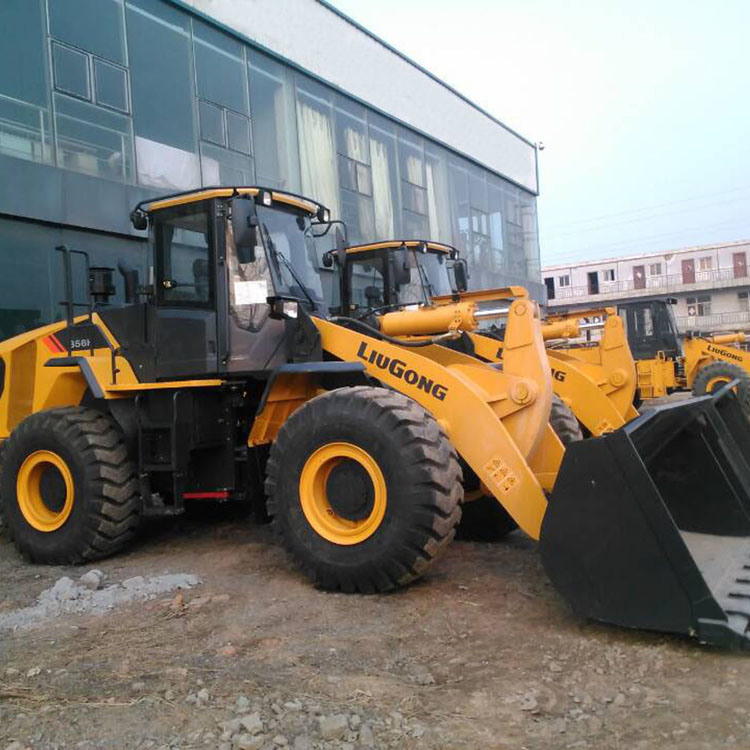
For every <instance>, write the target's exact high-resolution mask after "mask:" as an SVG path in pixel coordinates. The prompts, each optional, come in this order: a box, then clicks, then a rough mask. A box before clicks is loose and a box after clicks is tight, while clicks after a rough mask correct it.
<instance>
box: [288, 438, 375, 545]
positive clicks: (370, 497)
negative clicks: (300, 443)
mask: <svg viewBox="0 0 750 750" xmlns="http://www.w3.org/2000/svg"><path fill="white" fill-rule="evenodd" d="M349 462H354V464H353V465H352V464H351V463H349ZM347 464H348V465H347ZM357 466H358V467H361V469H357ZM344 467H346V469H349V470H351V469H354V470H355V471H359V472H360V474H361V470H362V469H363V470H364V472H365V475H366V476H367V477H369V481H370V482H371V483H372V486H371V488H370V487H368V488H367V501H366V502H363V503H359V504H358V501H359V498H354V505H355V506H357V504H358V510H359V514H357V513H354V512H353V513H351V515H362V516H363V517H357V518H355V519H352V518H347V517H345V514H344V513H342V511H341V508H340V507H339V506H340V505H341V503H340V502H338V501H334V504H335V505H336V506H337V509H338V510H334V507H333V506H332V504H331V500H332V498H329V494H328V491H329V479H330V478H331V475H332V473H333V472H334V470H339V471H341V470H342V469H343V468H344ZM365 475H362V476H363V478H364V476H365ZM299 495H300V503H301V504H302V512H303V513H304V514H305V518H306V519H307V521H308V523H309V524H310V526H312V527H313V529H315V531H316V532H317V533H318V534H320V536H322V537H323V538H324V539H326V540H328V541H329V542H333V543H334V544H342V545H351V544H359V543H360V542H363V541H364V540H365V539H368V538H369V537H371V536H372V535H373V534H374V533H375V531H376V530H377V529H378V527H379V526H380V524H381V522H382V521H383V517H384V516H385V508H386V504H387V495H388V492H387V489H386V484H385V478H384V477H383V472H382V471H381V470H380V467H379V466H378V464H377V462H376V461H375V459H374V458H373V457H372V456H371V455H370V454H369V453H368V452H367V451H365V450H362V448H359V447H358V446H356V445H352V444H351V443H328V444H327V445H324V446H322V447H320V448H318V449H317V450H316V451H315V452H314V453H313V454H312V455H311V456H310V458H308V459H307V462H306V463H305V466H304V468H303V469H302V475H301V476H300V482H299Z"/></svg>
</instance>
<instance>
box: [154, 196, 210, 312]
mask: <svg viewBox="0 0 750 750" xmlns="http://www.w3.org/2000/svg"><path fill="white" fill-rule="evenodd" d="M209 205H210V204H209V203H207V202H200V203H188V204H186V205H184V206H177V207H176V208H173V209H169V210H163V211H160V212H159V214H158V216H157V219H156V223H155V226H154V235H155V236H154V241H155V248H156V293H157V300H158V302H159V303H160V304H161V305H173V306H175V307H211V306H213V287H214V284H213V263H212V247H211V238H210V230H209Z"/></svg>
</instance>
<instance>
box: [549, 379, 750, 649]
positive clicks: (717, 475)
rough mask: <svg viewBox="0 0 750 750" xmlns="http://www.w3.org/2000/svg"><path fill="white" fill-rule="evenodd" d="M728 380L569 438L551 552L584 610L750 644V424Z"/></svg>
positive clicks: (554, 575) (563, 582)
mask: <svg viewBox="0 0 750 750" xmlns="http://www.w3.org/2000/svg"><path fill="white" fill-rule="evenodd" d="M740 414H741V407H740V404H739V402H738V401H737V399H736V397H735V395H734V393H732V391H731V388H730V387H725V388H723V389H722V390H721V391H719V392H718V393H717V394H715V395H713V396H705V397H702V398H698V399H691V400H690V401H684V402H680V403H676V404H669V405H665V406H659V407H655V408H653V409H649V410H647V411H645V412H644V413H643V414H642V415H641V416H640V417H638V418H637V419H635V420H633V421H632V422H630V423H629V424H627V425H625V426H624V427H621V428H620V429H619V430H617V431H615V432H612V433H609V434H607V435H605V436H603V437H600V438H592V439H590V440H584V441H581V442H577V443H573V444H572V445H570V446H569V447H568V448H567V450H566V453H565V458H564V460H563V463H562V466H561V468H560V473H559V474H558V477H557V481H556V483H555V487H554V491H553V493H552V496H551V497H550V501H549V506H548V509H547V512H546V514H545V517H544V520H543V522H542V530H541V536H540V549H541V556H542V562H543V565H544V568H545V570H546V571H547V574H548V575H549V577H550V579H551V580H552V582H553V584H554V585H555V587H556V588H557V590H558V591H559V592H560V593H561V594H562V596H563V597H564V598H565V599H566V600H567V601H568V603H569V604H570V605H571V606H572V608H573V610H574V611H575V612H576V613H577V614H579V615H581V616H584V617H589V618H592V619H595V620H601V621H604V622H609V623H614V624H617V625H621V626H625V627H632V628H644V629H647V630H658V631H666V632H672V633H684V634H688V635H692V636H695V637H697V638H698V639H699V640H700V641H702V642H705V643H709V644H713V645H717V646H730V647H735V648H743V649H744V648H750V633H748V624H749V623H750V464H749V463H748V458H746V457H750V452H748V451H747V446H750V423H748V421H747V419H744V420H740V419H739V418H738V417H739V415H740Z"/></svg>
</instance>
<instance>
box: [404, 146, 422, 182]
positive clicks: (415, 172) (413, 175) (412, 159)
mask: <svg viewBox="0 0 750 750" xmlns="http://www.w3.org/2000/svg"><path fill="white" fill-rule="evenodd" d="M406 179H407V180H408V181H409V182H411V184H412V185H420V186H424V177H423V176H422V159H421V157H419V156H414V155H412V154H409V155H408V156H407V157H406Z"/></svg>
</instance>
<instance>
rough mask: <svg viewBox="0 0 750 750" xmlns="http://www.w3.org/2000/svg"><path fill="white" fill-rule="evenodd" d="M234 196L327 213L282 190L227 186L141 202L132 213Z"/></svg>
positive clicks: (316, 213) (304, 199) (317, 205)
mask: <svg viewBox="0 0 750 750" xmlns="http://www.w3.org/2000/svg"><path fill="white" fill-rule="evenodd" d="M235 195H248V196H252V197H257V196H258V195H262V196H265V195H270V199H267V200H270V201H271V202H276V203H285V204H286V205H288V206H294V207H295V208H300V209H302V210H303V211H306V212H307V213H309V214H311V215H313V216H317V217H319V218H321V220H323V219H322V217H323V215H324V214H327V213H329V212H328V209H327V208H326V207H325V206H324V205H322V204H321V203H317V202H316V201H314V200H311V199H310V198H305V197H304V196H302V195H296V194H295V193H287V192H285V191H283V190H274V189H273V188H265V187H259V186H229V187H226V186H224V187H222V186H218V187H203V188H197V189H195V190H187V191H185V192H182V193H171V194H169V195H162V196H157V197H155V198H149V199H147V200H144V201H141V202H140V203H139V204H138V205H137V206H136V207H135V209H134V210H133V213H141V214H144V213H145V214H149V213H151V212H152V211H159V210H160V209H163V208H171V207H172V206H181V205H183V204H186V203H194V202H196V201H204V200H209V199H211V198H230V197H232V196H235Z"/></svg>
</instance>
